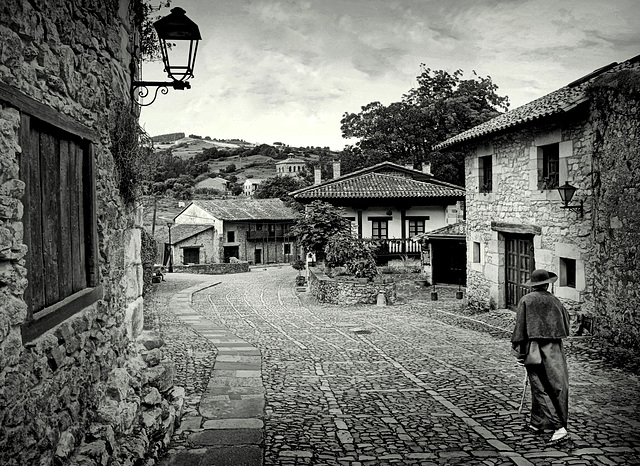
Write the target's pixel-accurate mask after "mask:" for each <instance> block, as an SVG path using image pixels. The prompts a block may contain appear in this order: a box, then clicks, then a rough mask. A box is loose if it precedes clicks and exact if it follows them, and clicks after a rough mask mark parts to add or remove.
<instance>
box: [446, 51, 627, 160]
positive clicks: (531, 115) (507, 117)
mask: <svg viewBox="0 0 640 466" xmlns="http://www.w3.org/2000/svg"><path fill="white" fill-rule="evenodd" d="M639 60H640V55H638V56H636V57H634V58H631V59H630V60H627V61H625V62H623V63H620V64H618V63H611V64H610V65H607V66H604V67H602V68H599V69H597V70H595V71H594V72H592V73H589V74H588V75H586V76H583V77H582V78H580V79H578V80H576V81H574V82H572V83H570V84H568V85H566V86H564V87H562V88H560V89H558V90H556V91H553V92H551V93H550V94H547V95H545V96H542V97H540V98H539V99H536V100H534V101H532V102H529V103H527V104H524V105H522V106H521V107H518V108H515V109H513V110H511V111H509V112H507V113H503V114H502V115H499V116H497V117H495V118H493V119H491V120H489V121H486V122H485V123H482V124H480V125H478V126H474V127H473V128H471V129H469V130H467V131H464V132H462V133H460V134H458V135H456V136H453V137H452V138H449V139H447V140H446V141H444V142H441V143H440V144H437V145H435V146H434V149H435V150H440V149H444V148H447V147H451V146H454V145H457V144H460V143H462V142H466V141H471V140H472V139H476V138H479V137H481V136H487V135H489V134H492V133H496V132H498V131H502V130H505V129H508V128H513V127H515V126H520V125H524V124H526V123H529V122H532V121H535V120H539V119H541V118H545V117H548V116H551V115H556V114H560V113H563V112H568V111H569V110H572V109H574V108H575V107H576V106H578V105H579V104H581V103H583V102H586V100H587V95H586V92H585V91H586V89H587V87H588V86H589V84H590V83H592V82H593V81H594V80H595V79H596V78H597V77H598V76H601V75H603V74H605V73H616V72H618V71H621V70H623V69H629V68H634V67H636V68H637V67H639V66H640V64H639Z"/></svg>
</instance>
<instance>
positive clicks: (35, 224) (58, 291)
mask: <svg viewBox="0 0 640 466" xmlns="http://www.w3.org/2000/svg"><path fill="white" fill-rule="evenodd" d="M20 145H21V148H22V153H21V155H20V178H21V179H22V181H23V182H24V183H25V194H24V197H23V199H22V201H23V205H24V215H23V223H24V242H25V244H26V245H27V247H28V252H27V256H26V268H27V279H28V282H29V284H28V286H27V289H26V291H25V294H24V299H25V301H26V303H27V306H28V315H27V321H26V323H25V326H24V327H23V340H25V341H28V340H30V339H33V338H35V337H37V336H38V335H40V334H41V333H43V332H44V331H46V330H47V329H49V328H51V327H53V326H54V325H57V324H58V323H60V322H61V321H62V320H64V319H66V318H68V317H70V316H71V315H73V314H75V313H76V312H79V311H80V310H82V309H83V308H85V307H86V306H88V305H90V304H92V303H93V302H95V301H97V300H98V299H100V297H101V296H102V290H101V288H100V287H98V270H97V229H96V225H97V221H96V212H95V182H94V172H95V169H94V162H93V148H92V144H91V143H90V142H89V141H88V140H86V139H83V138H81V137H78V136H74V135H73V134H71V133H69V132H66V131H65V130H62V129H60V128H58V127H56V126H54V125H52V124H49V123H46V122H44V121H41V120H39V119H38V118H35V117H32V116H29V115H26V114H22V117H21V128H20Z"/></svg>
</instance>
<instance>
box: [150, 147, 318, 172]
mask: <svg viewBox="0 0 640 466" xmlns="http://www.w3.org/2000/svg"><path fill="white" fill-rule="evenodd" d="M212 147H216V148H217V149H219V150H220V151H223V154H224V151H228V152H229V155H228V156H226V157H225V156H224V155H222V156H221V157H220V158H218V159H215V160H211V161H210V162H209V165H208V166H209V172H211V173H226V169H227V167H228V166H229V165H231V164H233V165H235V166H236V171H235V172H233V174H234V175H235V176H236V177H237V178H238V181H237V182H238V183H240V184H242V183H244V182H245V180H246V179H248V178H257V179H265V178H272V177H274V176H276V162H278V160H280V159H274V158H272V157H269V156H265V155H260V154H257V155H248V156H246V155H231V154H232V153H233V152H235V151H236V150H237V149H252V148H254V147H255V144H251V143H246V142H240V141H233V142H230V141H214V140H209V139H199V138H192V137H184V138H181V139H178V140H175V141H171V142H162V143H160V142H156V143H155V144H154V150H155V151H156V152H160V151H164V150H168V149H171V152H172V154H173V155H174V156H176V157H179V158H181V159H185V160H186V159H190V158H192V157H194V156H195V155H197V154H200V153H202V152H203V151H204V150H206V149H210V148H212ZM286 150H287V151H291V152H292V153H293V155H294V156H295V157H296V158H302V159H305V160H309V161H312V162H316V161H318V159H319V156H318V155H317V154H305V152H304V149H299V148H287V149H286ZM285 157H286V155H283V156H282V158H285Z"/></svg>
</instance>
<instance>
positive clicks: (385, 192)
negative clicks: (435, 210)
mask: <svg viewBox="0 0 640 466" xmlns="http://www.w3.org/2000/svg"><path fill="white" fill-rule="evenodd" d="M290 194H291V195H292V196H293V197H294V198H295V199H390V198H403V197H404V198H425V197H459V198H462V197H464V189H463V188H461V187H460V186H456V185H454V184H451V183H445V182H443V181H438V180H436V179H435V178H433V176H432V175H430V174H425V173H423V172H421V171H419V170H414V169H411V168H406V167H403V166H401V165H397V164H395V163H393V162H381V163H379V164H376V165H373V166H371V167H366V168H363V169H360V170H358V171H355V172H352V173H348V174H346V175H342V176H340V177H338V178H335V179H332V180H328V181H325V182H323V183H320V184H318V185H314V186H309V187H306V188H302V189H298V190H297V191H293V192H292V193H290Z"/></svg>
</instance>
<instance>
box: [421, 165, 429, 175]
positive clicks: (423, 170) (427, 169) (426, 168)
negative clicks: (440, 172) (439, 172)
mask: <svg viewBox="0 0 640 466" xmlns="http://www.w3.org/2000/svg"><path fill="white" fill-rule="evenodd" d="M422 173H424V174H426V175H431V164H430V163H429V162H422Z"/></svg>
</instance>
